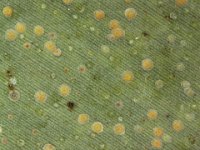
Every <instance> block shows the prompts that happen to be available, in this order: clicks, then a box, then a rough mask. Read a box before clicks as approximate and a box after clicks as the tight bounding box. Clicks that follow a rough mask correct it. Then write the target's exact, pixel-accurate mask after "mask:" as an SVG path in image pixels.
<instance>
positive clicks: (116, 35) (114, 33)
mask: <svg viewBox="0 0 200 150" xmlns="http://www.w3.org/2000/svg"><path fill="white" fill-rule="evenodd" d="M111 34H112V36H113V38H114V39H120V38H122V37H124V36H125V31H124V30H123V29H122V28H120V27H119V28H114V29H112V31H111Z"/></svg>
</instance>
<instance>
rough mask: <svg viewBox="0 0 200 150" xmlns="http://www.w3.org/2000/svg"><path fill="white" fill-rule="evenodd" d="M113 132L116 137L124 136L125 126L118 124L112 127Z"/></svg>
mask: <svg viewBox="0 0 200 150" xmlns="http://www.w3.org/2000/svg"><path fill="white" fill-rule="evenodd" d="M113 131H114V133H115V134H116V135H123V134H125V126H124V125H123V124H121V123H118V124H116V125H115V126H114V127H113Z"/></svg>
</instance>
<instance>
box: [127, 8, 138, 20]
mask: <svg viewBox="0 0 200 150" xmlns="http://www.w3.org/2000/svg"><path fill="white" fill-rule="evenodd" d="M124 15H125V17H126V19H127V20H129V21H131V20H133V19H134V18H135V17H136V16H137V11H136V10H135V9H134V8H127V9H126V10H125V12H124Z"/></svg>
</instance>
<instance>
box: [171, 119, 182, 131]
mask: <svg viewBox="0 0 200 150" xmlns="http://www.w3.org/2000/svg"><path fill="white" fill-rule="evenodd" d="M172 128H173V130H174V131H176V132H180V131H182V130H183V129H184V124H183V122H182V121H181V120H174V121H173V123H172Z"/></svg>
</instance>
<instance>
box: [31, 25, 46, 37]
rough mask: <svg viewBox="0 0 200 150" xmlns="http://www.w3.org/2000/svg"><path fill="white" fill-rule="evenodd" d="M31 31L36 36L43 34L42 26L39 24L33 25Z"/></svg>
mask: <svg viewBox="0 0 200 150" xmlns="http://www.w3.org/2000/svg"><path fill="white" fill-rule="evenodd" d="M33 31H34V34H35V35H36V36H42V35H43V34H44V28H43V27H42V26H40V25H37V26H35V27H34V30H33Z"/></svg>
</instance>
